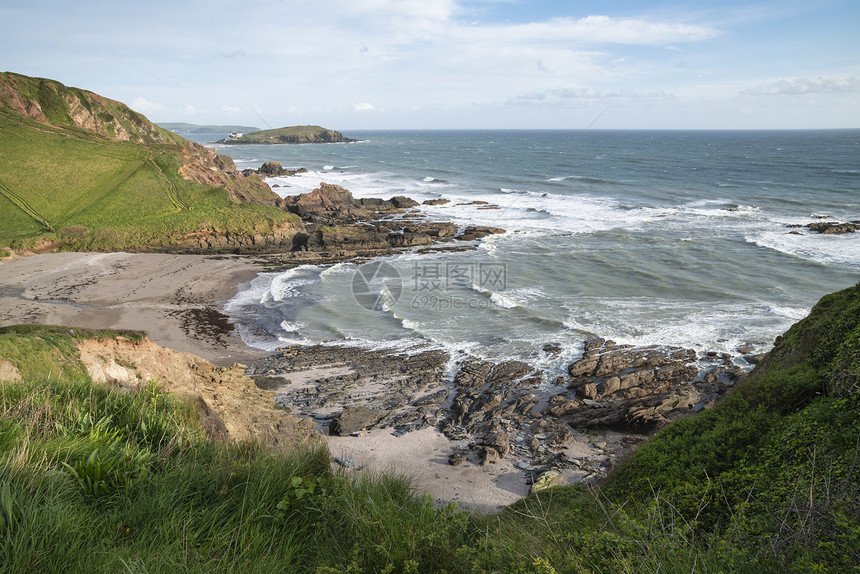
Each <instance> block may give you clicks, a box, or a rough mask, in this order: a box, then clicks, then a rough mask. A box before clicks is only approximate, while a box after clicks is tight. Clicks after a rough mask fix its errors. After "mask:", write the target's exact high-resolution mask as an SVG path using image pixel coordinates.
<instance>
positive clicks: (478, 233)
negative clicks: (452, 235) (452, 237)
mask: <svg viewBox="0 0 860 574" xmlns="http://www.w3.org/2000/svg"><path fill="white" fill-rule="evenodd" d="M498 233H505V230H504V229H502V228H501V227H486V226H483V225H478V226H476V225H470V226H469V227H467V228H466V229H464V230H463V233H461V234H460V235H458V236H457V239H459V240H461V241H474V240H476V239H483V238H484V237H486V236H488V235H495V234H498Z"/></svg>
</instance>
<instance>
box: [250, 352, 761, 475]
mask: <svg viewBox="0 0 860 574" xmlns="http://www.w3.org/2000/svg"><path fill="white" fill-rule="evenodd" d="M556 351H557V350H556ZM550 352H552V349H550ZM748 358H749V360H750V361H756V360H757V357H753V356H749V355H748ZM568 373H569V374H568V376H566V377H556V378H555V379H554V380H549V381H547V380H546V379H547V374H546V373H543V372H541V371H540V370H536V369H534V368H533V367H532V366H530V365H529V364H528V363H525V362H522V361H502V362H492V361H486V360H480V359H476V358H471V357H465V356H464V357H460V358H458V359H457V360H452V357H451V356H450V355H449V354H448V353H447V352H445V351H444V350H441V349H437V348H432V347H426V348H415V349H411V350H409V351H408V352H404V351H386V350H367V349H361V348H355V347H346V346H341V345H313V346H291V347H286V348H284V349H281V350H279V351H278V352H276V353H274V354H272V355H271V356H269V357H267V358H266V359H264V360H261V361H258V362H256V363H255V364H253V365H252V366H250V367H249V368H248V370H247V371H246V374H248V375H250V376H251V377H252V378H253V379H254V380H255V381H256V382H257V384H258V386H260V387H261V388H264V389H266V390H272V391H275V403H276V405H277V406H278V407H280V408H285V409H290V411H291V412H292V413H293V414H296V415H299V416H303V417H307V418H310V419H313V420H314V421H315V422H316V424H317V427H318V428H319V430H320V431H321V432H323V433H324V434H328V435H329V436H340V437H354V438H356V439H358V438H360V437H362V436H363V435H364V434H366V433H369V432H371V431H376V430H382V429H385V430H387V431H388V432H389V433H390V434H391V435H392V436H394V437H399V436H403V435H405V434H407V433H411V432H414V431H418V430H421V429H426V428H434V429H437V430H438V431H440V432H441V433H443V434H444V435H445V436H446V437H447V438H448V439H449V440H450V449H449V450H450V452H449V453H448V464H449V465H452V466H458V465H476V466H485V467H486V466H488V465H489V466H492V465H495V464H497V463H501V462H502V461H505V462H508V463H510V464H513V466H514V467H515V468H516V469H517V471H518V472H519V474H520V476H519V479H520V480H521V482H522V483H523V484H524V485H528V484H532V483H536V482H540V483H541V484H543V483H545V482H552V480H562V481H564V482H566V483H578V482H582V481H591V480H595V479H597V478H599V477H601V476H604V475H605V474H606V473H608V472H609V471H610V470H611V469H612V467H613V466H614V465H615V464H616V463H617V462H618V461H619V460H620V459H621V458H623V457H624V456H625V455H626V454H628V453H629V452H630V451H631V450H632V449H633V448H635V447H636V446H637V445H639V444H641V443H642V442H643V441H644V440H645V439H646V438H647V437H648V436H650V435H651V434H653V433H654V432H655V431H656V430H658V429H660V428H662V427H663V426H665V425H666V424H668V423H669V422H671V421H672V420H675V419H677V418H681V417H684V416H689V415H690V414H693V413H695V412H698V411H700V410H702V409H704V408H707V407H708V406H710V405H711V404H713V403H714V402H716V401H717V400H719V399H720V398H721V397H722V396H723V395H725V394H726V393H727V392H729V391H730V390H731V389H732V388H733V387H734V386H735V385H736V384H737V383H738V382H739V381H740V380H742V378H743V377H744V376H745V373H746V371H745V370H744V369H743V368H741V367H740V366H738V365H737V364H735V361H734V360H733V359H732V357H730V356H729V355H712V356H708V355H705V356H698V355H697V354H696V353H695V352H694V351H692V350H690V349H681V348H677V347H659V346H651V347H631V346H628V345H618V344H616V343H614V342H612V341H606V340H603V339H591V340H588V341H586V342H585V344H584V349H583V356H582V358H581V359H579V360H577V361H575V362H573V363H571V364H570V365H569V367H568ZM583 447H585V448H583ZM547 473H549V474H547ZM542 477H543V480H542ZM547 477H550V478H551V479H552V480H548V479H547Z"/></svg>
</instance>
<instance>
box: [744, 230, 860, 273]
mask: <svg viewBox="0 0 860 574" xmlns="http://www.w3.org/2000/svg"><path fill="white" fill-rule="evenodd" d="M744 239H745V240H746V241H747V242H748V243H753V244H755V245H758V246H759V247H765V248H767V249H772V250H774V251H779V252H780V253H785V254H786V255H791V256H793V257H797V258H800V259H804V260H806V261H815V262H818V263H825V264H827V263H830V264H836V265H847V266H850V267H854V268H860V237H858V236H856V235H855V234H853V233H851V234H846V235H824V234H821V235H819V234H809V233H800V234H794V233H789V232H787V231H785V229H780V230H779V231H762V232H758V233H751V234H748V235H745V236H744Z"/></svg>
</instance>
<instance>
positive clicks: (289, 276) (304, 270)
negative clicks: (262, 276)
mask: <svg viewBox="0 0 860 574" xmlns="http://www.w3.org/2000/svg"><path fill="white" fill-rule="evenodd" d="M323 271H324V269H323V268H322V267H320V266H317V265H299V266H298V267H294V268H292V269H288V270H287V271H284V272H282V273H279V274H278V275H276V276H275V277H274V278H273V279H272V281H271V284H270V286H269V289H268V292H267V293H266V294H264V296H263V298H264V300H265V299H266V298H268V299H270V300H273V301H278V302H283V301H285V300H286V299H292V298H296V297H304V296H305V294H304V293H303V292H302V288H303V287H305V286H307V285H313V284H314V283H319V281H320V276H321V274H322V272H323Z"/></svg>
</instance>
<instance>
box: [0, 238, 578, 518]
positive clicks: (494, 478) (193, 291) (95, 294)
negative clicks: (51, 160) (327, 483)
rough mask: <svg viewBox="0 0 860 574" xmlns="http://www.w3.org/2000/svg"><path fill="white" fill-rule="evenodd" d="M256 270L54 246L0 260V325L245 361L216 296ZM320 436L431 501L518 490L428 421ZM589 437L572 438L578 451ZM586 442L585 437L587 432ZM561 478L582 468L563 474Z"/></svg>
mask: <svg viewBox="0 0 860 574" xmlns="http://www.w3.org/2000/svg"><path fill="white" fill-rule="evenodd" d="M260 270H261V268H260V266H259V265H258V264H256V263H255V262H254V259H252V258H247V257H223V256H217V257H216V256H203V255H167V254H129V253H54V254H46V255H36V256H31V257H23V258H19V259H15V260H11V261H3V262H0V325H2V326H6V325H14V324H22V323H36V324H51V325H65V326H68V327H87V328H101V329H135V330H142V331H146V332H147V333H148V334H149V337H150V338H151V339H152V340H153V341H155V342H156V343H158V344H160V345H162V346H165V347H169V348H172V349H175V350H178V351H184V352H191V353H194V354H196V355H199V356H201V357H203V358H205V359H207V360H209V361H211V362H213V363H215V364H219V365H229V364H232V363H236V362H239V363H246V364H252V363H254V361H258V360H261V359H263V358H265V357H266V355H267V354H266V353H265V352H263V351H260V350H257V349H253V348H250V347H248V346H246V345H245V344H244V343H243V342H242V340H241V339H240V338H239V337H237V336H236V335H234V334H233V333H232V332H231V331H230V327H229V324H228V323H227V322H226V317H225V316H224V315H223V314H221V309H222V308H223V306H224V303H225V302H226V301H227V300H229V299H230V298H231V297H232V296H233V295H234V294H235V293H236V291H237V289H238V288H239V287H240V286H241V285H242V283H244V282H246V281H249V280H250V279H252V278H253V277H255V276H256V274H257V273H258V272H259V271H260ZM360 434H361V436H346V437H337V436H330V437H327V438H328V443H329V448H330V451H331V454H332V456H333V457H341V458H342V459H349V461H350V462H352V463H354V465H355V468H366V469H367V470H368V471H370V472H374V471H382V470H393V471H395V472H397V473H399V474H404V475H407V476H410V477H412V478H413V479H415V481H416V484H417V485H418V487H419V489H421V490H422V491H423V492H427V493H429V494H430V495H431V496H432V497H433V499H434V500H435V501H436V502H437V503H445V502H458V503H460V504H461V505H462V506H464V507H469V508H474V509H476V510H480V511H493V510H496V509H498V508H500V507H501V506H503V505H507V504H511V503H513V502H515V501H516V500H518V499H519V498H522V497H523V496H525V495H527V494H528V492H529V485H528V484H527V480H526V473H524V472H523V471H522V470H521V469H517V468H516V467H515V466H514V461H512V460H500V461H498V462H497V463H494V464H492V465H486V466H482V465H480V462H479V461H478V460H477V459H475V460H471V459H474V458H475V457H474V455H470V456H471V458H470V460H469V463H467V464H463V465H460V466H451V465H449V464H448V459H449V456H450V455H451V454H452V453H453V452H455V450H456V449H457V444H456V443H455V442H454V441H451V440H449V439H448V438H446V437H445V436H444V435H443V434H442V433H441V432H439V430H438V429H436V428H432V427H431V428H422V429H420V430H417V431H414V432H410V433H407V434H405V435H402V436H394V435H393V434H392V433H391V432H390V429H377V430H373V431H370V432H366V433H360ZM589 440H590V439H589V437H585V436H584V437H582V439H581V440H580V441H578V442H576V444H574V445H573V446H572V449H573V450H576V449H577V448H578V447H577V446H576V445H577V444H578V445H579V449H580V450H581V452H582V453H583V454H587V453H588V452H589V449H588V448H587V444H588V441H589ZM591 440H593V437H591ZM568 474H570V476H567V477H564V478H566V479H567V480H565V481H566V482H567V481H574V480H577V479H581V478H582V476H581V475H582V474H583V473H575V472H571V473H568Z"/></svg>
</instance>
